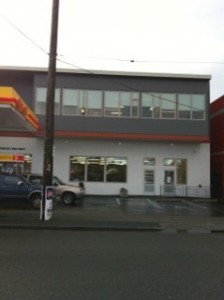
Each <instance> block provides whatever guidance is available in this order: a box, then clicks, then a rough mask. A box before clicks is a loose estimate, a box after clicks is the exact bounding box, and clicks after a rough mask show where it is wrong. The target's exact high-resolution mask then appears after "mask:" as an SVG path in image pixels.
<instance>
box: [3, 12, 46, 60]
mask: <svg viewBox="0 0 224 300" xmlns="http://www.w3.org/2000/svg"><path fill="white" fill-rule="evenodd" d="M0 17H2V18H3V19H4V20H5V21H6V22H7V23H9V24H10V25H11V26H12V27H13V28H14V29H15V30H16V31H18V32H19V33H20V34H21V35H23V36H24V37H25V38H26V39H27V40H29V41H30V42H31V43H32V44H33V45H35V46H36V47H37V48H38V49H40V50H41V51H42V52H44V53H45V54H47V55H49V53H48V52H47V51H46V50H45V49H44V48H42V47H41V46H40V45H38V44H37V43H36V42H35V41H34V40H32V39H31V38H30V37H29V36H28V35H27V34H25V33H24V32H23V31H22V30H21V29H20V28H19V27H17V26H16V25H15V24H14V23H12V22H11V21H10V20H9V19H8V18H6V17H5V16H3V15H2V14H0Z"/></svg>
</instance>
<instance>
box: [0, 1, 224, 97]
mask: <svg viewBox="0 0 224 300" xmlns="http://www.w3.org/2000/svg"><path fill="white" fill-rule="evenodd" d="M52 3H53V2H52V0H38V1H37V0H0V34H1V46H0V65H1V66H29V67H36V66H38V67H39V66H40V67H46V68H47V67H48V52H49V46H50V32H51V16H52ZM223 13H224V0H61V1H60V13H59V27H58V51H57V52H58V59H59V61H58V62H57V67H59V68H82V69H87V70H92V69H102V70H104V69H105V70H123V71H135V72H137V71H141V72H142V71H144V72H160V73H187V74H209V75H211V76H212V79H211V84H210V91H211V102H212V101H214V100H215V99H217V98H218V97H220V96H222V95H224V30H223V28H224V17H223ZM62 61H63V62H62Z"/></svg>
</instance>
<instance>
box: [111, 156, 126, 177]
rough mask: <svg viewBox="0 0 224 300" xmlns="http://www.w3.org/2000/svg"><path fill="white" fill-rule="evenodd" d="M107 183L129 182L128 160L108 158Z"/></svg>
mask: <svg viewBox="0 0 224 300" xmlns="http://www.w3.org/2000/svg"><path fill="white" fill-rule="evenodd" d="M106 181H107V182H126V181H127V159H126V158H118V157H116V158H115V157H107V158H106Z"/></svg>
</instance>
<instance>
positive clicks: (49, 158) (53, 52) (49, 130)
mask: <svg viewBox="0 0 224 300" xmlns="http://www.w3.org/2000/svg"><path fill="white" fill-rule="evenodd" d="M58 14H59V0H53V7H52V21H51V39H50V53H49V67H48V76H47V99H46V115H45V116H46V119H45V139H44V162H43V199H42V221H44V219H45V217H44V216H45V205H46V198H45V192H46V187H47V186H51V185H52V178H53V163H54V161H53V148H54V99H55V77H56V59H57V35H58Z"/></svg>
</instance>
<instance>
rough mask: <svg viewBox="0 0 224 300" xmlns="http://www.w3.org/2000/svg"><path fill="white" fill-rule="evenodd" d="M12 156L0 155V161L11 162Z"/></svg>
mask: <svg viewBox="0 0 224 300" xmlns="http://www.w3.org/2000/svg"><path fill="white" fill-rule="evenodd" d="M13 160H14V157H13V154H0V161H13Z"/></svg>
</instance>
